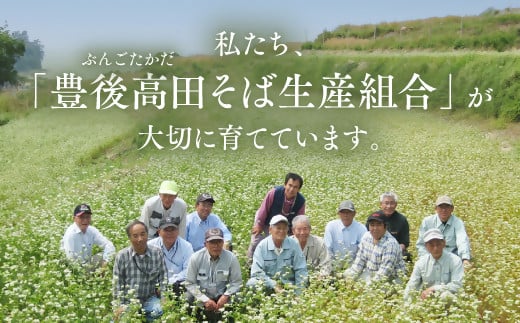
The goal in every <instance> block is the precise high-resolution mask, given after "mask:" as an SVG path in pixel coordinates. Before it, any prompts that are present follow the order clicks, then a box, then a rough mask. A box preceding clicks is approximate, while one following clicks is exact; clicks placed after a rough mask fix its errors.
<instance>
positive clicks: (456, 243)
mask: <svg viewBox="0 0 520 323" xmlns="http://www.w3.org/2000/svg"><path fill="white" fill-rule="evenodd" d="M434 228H435V229H439V230H441V232H442V234H443V235H444V240H445V241H446V247H445V249H446V250H448V251H449V252H453V253H454V254H456V255H458V256H459V257H460V258H461V259H462V260H464V259H467V260H470V259H471V249H470V244H469V238H468V235H467V234H466V228H465V227H464V222H462V220H461V219H459V218H458V217H456V216H455V214H452V215H451V216H450V218H449V219H448V221H447V222H446V223H445V224H444V223H442V221H441V220H440V218H439V216H438V215H437V214H433V215H430V216H428V217H426V218H424V220H423V221H422V223H421V226H420V227H419V238H418V239H417V243H416V247H417V252H418V254H419V257H420V256H422V255H425V254H427V253H428V251H427V250H426V247H425V245H424V240H423V236H424V233H425V232H426V231H428V230H429V229H434Z"/></svg>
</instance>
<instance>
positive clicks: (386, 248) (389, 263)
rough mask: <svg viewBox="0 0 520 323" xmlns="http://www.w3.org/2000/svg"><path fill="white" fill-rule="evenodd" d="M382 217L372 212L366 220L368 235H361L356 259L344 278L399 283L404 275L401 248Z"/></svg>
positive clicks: (368, 281) (369, 281)
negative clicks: (400, 277)
mask: <svg viewBox="0 0 520 323" xmlns="http://www.w3.org/2000/svg"><path fill="white" fill-rule="evenodd" d="M385 221H386V217H385V216H384V215H381V214H379V213H374V214H372V215H371V216H369V217H368V228H369V232H367V233H365V235H364V236H363V239H361V244H360V245H359V250H358V253H357V256H356V260H355V261H354V263H353V264H352V266H351V267H350V268H349V269H347V270H346V271H345V273H344V275H345V277H346V278H347V279H356V278H358V277H359V276H361V278H362V279H363V280H365V281H366V282H367V283H371V282H374V281H389V282H400V279H399V276H400V275H401V274H404V272H405V264H404V260H403V256H402V253H401V247H399V243H398V242H397V240H395V238H394V237H393V236H392V235H391V234H390V232H388V231H387V230H386V222H385Z"/></svg>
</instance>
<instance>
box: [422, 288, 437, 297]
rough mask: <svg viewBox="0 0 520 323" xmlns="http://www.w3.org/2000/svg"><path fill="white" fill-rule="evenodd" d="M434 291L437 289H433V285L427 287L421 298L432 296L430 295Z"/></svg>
mask: <svg viewBox="0 0 520 323" xmlns="http://www.w3.org/2000/svg"><path fill="white" fill-rule="evenodd" d="M434 292H435V289H433V287H429V288H426V289H425V290H423V291H422V293H421V299H427V298H428V297H430V295H431V294H433V293H434Z"/></svg>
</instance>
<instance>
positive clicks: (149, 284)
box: [112, 246, 167, 304]
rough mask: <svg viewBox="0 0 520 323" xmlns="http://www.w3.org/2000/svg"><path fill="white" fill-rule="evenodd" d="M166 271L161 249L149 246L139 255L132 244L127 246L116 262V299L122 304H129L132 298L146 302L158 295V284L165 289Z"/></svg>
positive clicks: (114, 291) (118, 255)
mask: <svg viewBox="0 0 520 323" xmlns="http://www.w3.org/2000/svg"><path fill="white" fill-rule="evenodd" d="M166 272H167V271H166V265H165V263H164V257H163V253H162V251H161V249H158V248H155V247H148V248H146V252H145V254H144V255H138V254H136V253H135V251H134V249H133V248H132V246H130V247H126V248H125V249H123V250H121V251H120V252H119V253H118V254H117V256H116V260H115V263H114V276H113V280H114V284H113V291H112V292H113V296H114V299H118V300H119V301H120V302H121V304H128V303H129V302H130V299H139V300H140V301H141V303H144V302H145V301H146V300H147V299H148V298H150V297H151V296H155V295H156V285H157V284H159V287H160V288H161V289H163V287H164V286H165V281H166V277H167V276H166Z"/></svg>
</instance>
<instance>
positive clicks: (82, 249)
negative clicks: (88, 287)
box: [61, 204, 116, 267]
mask: <svg viewBox="0 0 520 323" xmlns="http://www.w3.org/2000/svg"><path fill="white" fill-rule="evenodd" d="M91 220H92V210H91V208H90V206H89V205H88V204H80V205H78V206H76V208H75V209H74V223H73V224H71V225H70V226H69V227H68V228H67V230H66V231H65V234H64V235H63V239H62V240H61V249H62V250H63V251H65V254H66V256H67V258H69V259H71V260H74V261H78V262H80V263H82V264H87V265H92V266H93V267H97V266H98V265H99V264H101V265H102V266H105V265H106V263H107V262H109V261H110V260H111V259H112V256H113V255H114V254H115V252H116V248H115V247H114V244H112V242H110V240H108V239H107V238H106V237H105V236H104V235H102V234H101V232H99V230H98V229H96V228H95V227H93V226H91V225H90V221H91ZM94 245H96V246H99V247H101V248H102V249H103V255H102V256H101V255H95V256H94V257H93V256H92V247H93V246H94Z"/></svg>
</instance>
